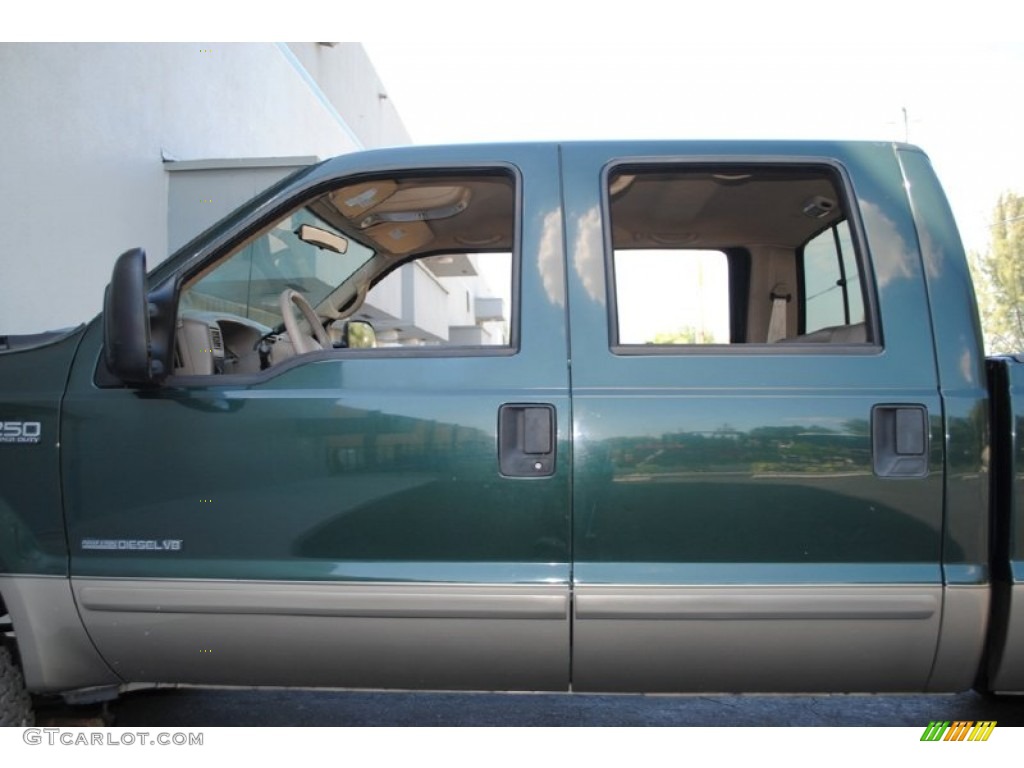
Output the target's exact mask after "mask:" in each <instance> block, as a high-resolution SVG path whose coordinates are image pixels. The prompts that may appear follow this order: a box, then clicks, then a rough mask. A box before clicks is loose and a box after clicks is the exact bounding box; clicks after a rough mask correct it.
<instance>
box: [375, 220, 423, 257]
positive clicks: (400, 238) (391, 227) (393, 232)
mask: <svg viewBox="0 0 1024 768" xmlns="http://www.w3.org/2000/svg"><path fill="white" fill-rule="evenodd" d="M366 234H367V235H369V237H370V239H371V240H373V242H374V243H376V244H377V246H378V247H379V248H380V250H382V251H386V252H388V253H393V254H395V255H397V256H404V255H405V254H407V253H412V252H413V251H415V250H417V249H419V248H422V247H423V246H424V245H426V244H427V243H429V242H430V241H431V240H433V239H434V233H433V232H432V231H431V230H430V227H429V226H428V225H427V224H426V222H423V221H403V222H394V223H391V222H389V223H385V224H378V225H376V226H374V227H370V228H369V229H367V230H366Z"/></svg>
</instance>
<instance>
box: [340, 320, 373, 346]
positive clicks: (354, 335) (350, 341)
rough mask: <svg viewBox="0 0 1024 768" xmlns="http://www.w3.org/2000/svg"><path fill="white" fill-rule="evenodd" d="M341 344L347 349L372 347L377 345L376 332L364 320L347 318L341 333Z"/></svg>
mask: <svg viewBox="0 0 1024 768" xmlns="http://www.w3.org/2000/svg"><path fill="white" fill-rule="evenodd" d="M341 339H342V342H341V344H342V346H343V347H345V348H347V349H372V348H373V347H376V346H377V332H376V331H374V330H373V326H372V325H370V324H369V323H368V322H366V321H365V320H349V321H348V322H346V323H345V327H344V329H343V331H342V335H341Z"/></svg>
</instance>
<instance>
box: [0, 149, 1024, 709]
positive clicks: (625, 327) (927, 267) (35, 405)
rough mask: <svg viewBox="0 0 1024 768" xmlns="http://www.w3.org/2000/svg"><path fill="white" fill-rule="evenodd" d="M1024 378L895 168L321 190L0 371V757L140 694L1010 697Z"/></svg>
mask: <svg viewBox="0 0 1024 768" xmlns="http://www.w3.org/2000/svg"><path fill="white" fill-rule="evenodd" d="M470 278H475V279H477V280H482V279H484V278H486V281H487V284H488V285H489V286H490V288H491V292H490V294H487V295H485V294H483V293H478V294H474V295H471V292H470V291H468V290H465V291H464V290H462V288H461V287H458V288H457V289H456V288H454V287H451V286H462V285H463V283H462V282H459V281H460V280H464V279H470ZM421 283H422V284H423V286H421V285H420V284H421ZM424 286H426V287H432V288H437V287H438V286H448V287H445V288H444V291H443V296H445V297H446V298H445V299H444V301H445V302H447V304H446V305H445V306H435V305H434V304H436V303H437V302H434V304H431V303H430V302H429V301H427V300H426V299H424V298H423V297H424V296H426V295H427V294H426V293H425V292H424V291H425V289H424V290H420V288H422V287H424ZM435 293H436V291H435ZM463 294H464V295H463ZM430 295H434V294H430ZM471 299H472V301H471ZM470 304H475V307H473V309H475V310H476V311H475V315H474V317H475V320H472V319H471V320H467V321H460V320H458V319H456V320H455V321H451V322H448V324H447V325H445V324H444V323H443V322H441V323H438V322H435V321H434V319H432V318H434V317H435V316H436V315H438V313H440V314H441V315H444V313H447V315H446V316H447V317H449V318H450V317H452V316H456V318H457V317H462V316H467V315H466V312H467V311H468V310H470V309H471V307H470ZM459 313H462V314H461V315H460V314H459ZM469 314H471V315H472V314H473V313H472V312H471V313H469ZM460 322H461V323H462V324H461V325H460ZM424 329H426V330H424ZM431 329H433V330H431ZM1019 362H1020V361H1018V360H1016V359H1010V358H999V359H991V360H988V361H986V359H985V357H984V352H983V347H982V340H981V334H980V330H979V323H978V316H977V310H976V306H975V299H974V293H973V290H972V285H971V281H970V277H969V274H968V270H967V264H966V260H965V258H964V253H963V247H962V245H961V241H960V238H959V235H958V233H957V230H956V227H955V224H954V221H953V218H952V215H951V213H950V210H949V207H948V205H947V202H946V199H945V197H944V195H943V193H942V191H941V188H940V186H939V183H938V181H937V180H936V177H935V174H934V172H933V170H932V168H931V165H930V163H929V161H928V159H927V157H926V156H925V155H924V154H923V153H922V152H921V151H920V150H919V149H917V148H915V147H912V146H908V145H902V144H895V145H894V144H890V143H869V142H761V141H750V142H717V141H712V142H650V143H647V142H642V143H641V142H621V143H613V142H610V143H578V144H572V143H569V144H522V145H516V144H508V145H475V146H449V147H433V148H423V147H415V148H402V149H391V150H379V151H371V152H362V153H356V154H351V155H345V156H341V157H337V158H335V159H332V160H329V161H327V162H324V163H321V164H319V165H315V166H311V167H309V168H306V169H303V170H301V171H299V172H298V173H296V174H295V175H293V176H291V177H289V178H288V179H286V180H284V181H283V182H281V183H279V184H277V185H276V186H274V187H272V188H270V189H268V190H267V191H265V192H264V193H262V194H261V195H260V196H258V197H257V198H256V199H254V200H252V201H251V202H249V203H247V204H246V205H245V206H243V207H242V208H240V209H239V210H238V211H236V212H235V213H233V214H232V215H230V216H229V217H228V218H227V219H225V220H224V221H222V222H220V223H219V224H217V225H216V226H214V227H213V228H211V229H210V230H208V231H206V232H205V233H203V234H202V235H200V236H199V237H197V238H196V239H195V240H193V241H192V242H190V243H188V244H187V245H186V246H184V247H183V248H181V249H180V250H179V251H177V252H176V253H174V254H173V255H172V256H171V257H170V258H168V259H167V260H166V261H164V262H163V263H162V264H160V265H158V266H156V267H155V268H153V269H152V270H151V271H149V272H147V267H146V263H145V254H144V252H143V251H142V250H139V249H136V250H132V251H128V252H126V253H125V254H123V255H122V256H121V257H120V258H119V259H118V261H117V263H116V265H115V267H114V273H113V277H112V280H111V283H110V286H109V287H108V288H107V292H106V297H105V301H104V311H103V313H102V314H101V315H100V316H99V317H97V318H96V319H94V320H93V321H92V322H90V323H88V324H87V325H83V326H81V327H79V328H76V329H74V330H70V331H64V332H55V333H51V334H39V335H35V336H21V337H18V336H6V337H4V336H0V641H2V642H0V722H6V723H14V724H23V723H28V722H30V721H31V717H32V714H31V696H32V695H33V694H47V693H49V694H54V693H62V694H66V695H82V694H83V693H86V694H88V693H91V694H93V695H97V696H100V695H114V694H116V692H117V691H118V690H119V689H120V688H121V687H122V686H125V685H127V684H143V683H182V684H195V685H218V686H220V685H228V686H330V687H343V688H401V689H411V688H412V689H462V690H467V689H468V690H530V691H541V690H543V691H567V690H573V691H608V692H613V691H646V692H736V691H750V692H754V691H771V692H786V691H789V692H822V691H877V692H883V691H961V690H966V689H970V688H972V687H974V688H977V689H979V690H985V691H991V692H1019V691H1024V606H1021V605H1019V603H1020V602H1021V601H1022V600H1024V519H1022V514H1024V508H1022V507H1021V506H1020V504H1021V502H1020V501H1019V499H1018V494H1019V490H1018V486H1019V483H1020V478H1022V477H1024V474H1022V473H1024V454H1022V450H1024V449H1022V447H1021V445H1020V444H1018V441H1017V434H1018V428H1017V425H1018V423H1019V421H1018V420H1019V419H1020V418H1021V416H1020V415H1019V412H1020V410H1021V405H1020V403H1019V398H1020V397H1021V396H1022V395H1024V391H1022V389H1021V386H1022V384H1021V376H1022V374H1021V369H1020V367H1019Z"/></svg>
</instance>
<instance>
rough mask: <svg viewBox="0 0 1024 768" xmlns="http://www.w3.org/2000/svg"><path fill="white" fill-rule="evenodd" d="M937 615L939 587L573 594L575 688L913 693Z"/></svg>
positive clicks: (924, 670) (612, 589)
mask: <svg viewBox="0 0 1024 768" xmlns="http://www.w3.org/2000/svg"><path fill="white" fill-rule="evenodd" d="M941 605H942V588H941V587H940V586H938V585H934V586H932V585H908V586H877V585H872V586H834V587H832V586H818V585H815V586H791V587H790V586H749V585H744V586H693V587H680V586H661V587H656V586H643V587H635V586H606V585H602V586H577V588H576V592H575V611H574V615H575V621H574V624H573V688H574V689H575V690H577V691H621V692H627V691H648V692H681V691H709V692H711V691H714V692H816V691H822V692H847V691H877V692H883V691H920V690H924V688H925V685H926V683H927V681H928V678H929V674H930V673H931V670H932V663H933V660H934V659H935V652H936V643H937V638H938V634H939V623H940V616H941V610H940V609H941ZM968 685H969V683H968Z"/></svg>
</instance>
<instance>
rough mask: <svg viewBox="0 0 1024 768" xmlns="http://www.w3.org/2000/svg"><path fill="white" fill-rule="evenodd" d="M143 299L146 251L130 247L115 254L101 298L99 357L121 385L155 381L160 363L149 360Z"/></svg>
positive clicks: (145, 301) (161, 372)
mask: <svg viewBox="0 0 1024 768" xmlns="http://www.w3.org/2000/svg"><path fill="white" fill-rule="evenodd" d="M149 330H150V329H149V303H148V301H147V298H146V252H145V251H144V250H142V249H141V248H133V249H132V250H130V251H125V252H124V253H122V254H121V255H120V256H118V258H117V261H116V262H115V263H114V271H113V273H112V275H111V278H110V285H108V286H107V290H106V293H105V294H104V297H103V356H104V360H105V361H106V364H107V368H109V369H110V371H111V372H112V373H113V374H114V375H115V376H117V377H118V378H119V379H120V380H121V381H123V382H124V383H125V384H134V385H137V386H140V385H145V384H155V383H157V382H158V380H159V379H160V378H162V374H163V365H162V364H161V363H160V362H159V361H157V360H154V359H153V356H152V354H151V352H152V350H151V345H150V335H149Z"/></svg>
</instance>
